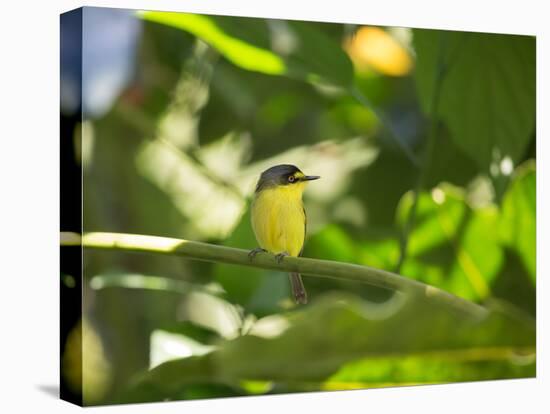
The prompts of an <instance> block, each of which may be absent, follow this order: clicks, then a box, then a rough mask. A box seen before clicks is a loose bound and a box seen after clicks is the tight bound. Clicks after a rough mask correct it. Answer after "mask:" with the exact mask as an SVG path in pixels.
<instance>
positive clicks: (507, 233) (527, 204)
mask: <svg viewBox="0 0 550 414" xmlns="http://www.w3.org/2000/svg"><path fill="white" fill-rule="evenodd" d="M499 224H500V227H499V228H500V230H501V237H502V240H503V241H504V243H505V244H506V245H507V246H509V247H512V248H513V249H515V250H516V251H517V252H518V254H519V256H520V257H521V260H522V262H523V265H524V266H525V268H526V269H527V271H528V272H529V276H531V280H532V281H533V283H535V281H536V242H537V240H536V174H535V163H534V162H531V161H530V162H528V163H526V164H524V165H522V166H520V167H519V168H518V169H517V172H516V174H515V177H514V178H513V180H512V183H511V184H510V187H509V189H508V191H507V192H506V193H505V195H504V199H503V201H502V216H501V220H500V223H499Z"/></svg>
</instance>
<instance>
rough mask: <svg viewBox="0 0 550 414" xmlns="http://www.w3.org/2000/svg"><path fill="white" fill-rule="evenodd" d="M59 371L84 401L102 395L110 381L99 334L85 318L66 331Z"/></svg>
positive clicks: (92, 400) (97, 400)
mask: <svg viewBox="0 0 550 414" xmlns="http://www.w3.org/2000/svg"><path fill="white" fill-rule="evenodd" d="M62 374H63V376H64V378H65V380H66V382H67V385H68V386H69V387H70V388H71V389H72V390H73V392H75V393H81V392H82V394H83V397H84V404H86V405H88V404H94V403H97V402H99V401H101V399H102V398H103V397H104V396H105V394H106V393H107V392H108V390H109V387H110V385H111V366H110V364H109V362H108V361H107V358H106V355H105V351H104V348H103V344H102V342H101V338H100V336H99V334H98V333H97V332H96V331H95V329H94V327H93V326H92V325H91V324H90V323H89V322H88V320H87V319H86V318H84V319H82V321H81V323H79V324H78V325H76V326H75V327H74V329H73V330H72V331H71V332H70V333H69V336H68V337H67V342H66V343H65V349H64V352H63V365H62Z"/></svg>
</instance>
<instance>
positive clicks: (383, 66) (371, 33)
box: [344, 26, 412, 76]
mask: <svg viewBox="0 0 550 414" xmlns="http://www.w3.org/2000/svg"><path fill="white" fill-rule="evenodd" d="M344 48H345V49H346V51H347V52H348V54H349V55H350V57H351V59H352V60H353V63H354V64H355V66H356V68H357V69H359V70H361V69H364V68H366V67H367V68H368V67H371V68H373V69H375V70H376V71H378V72H380V73H382V74H384V75H389V76H404V75H406V74H407V73H409V72H410V70H411V67H412V59H411V57H410V55H409V53H408V52H407V50H406V49H405V48H404V47H403V46H402V45H401V44H400V43H399V42H398V41H396V40H395V39H394V38H393V37H392V36H391V35H389V34H388V33H386V32H385V31H384V30H382V29H380V28H378V27H369V26H363V27H361V28H360V29H359V30H358V31H357V32H356V33H355V35H354V36H352V37H351V38H349V39H348V40H347V41H346V43H345V45H344Z"/></svg>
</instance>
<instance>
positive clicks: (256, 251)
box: [248, 247, 267, 260]
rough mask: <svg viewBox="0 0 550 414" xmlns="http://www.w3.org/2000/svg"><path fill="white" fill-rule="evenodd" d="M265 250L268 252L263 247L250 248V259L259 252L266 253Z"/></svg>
mask: <svg viewBox="0 0 550 414" xmlns="http://www.w3.org/2000/svg"><path fill="white" fill-rule="evenodd" d="M265 252H267V250H266V249H262V248H261V247H256V248H255V249H253V250H250V252H249V253H248V258H249V259H250V260H253V259H254V258H255V257H256V255H257V254H258V253H265Z"/></svg>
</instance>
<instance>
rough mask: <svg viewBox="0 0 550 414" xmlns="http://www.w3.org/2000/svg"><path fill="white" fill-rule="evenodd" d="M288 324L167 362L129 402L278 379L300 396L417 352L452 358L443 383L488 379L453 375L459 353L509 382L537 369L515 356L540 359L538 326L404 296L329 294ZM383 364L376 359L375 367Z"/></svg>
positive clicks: (479, 373) (139, 382) (478, 373)
mask: <svg viewBox="0 0 550 414" xmlns="http://www.w3.org/2000/svg"><path fill="white" fill-rule="evenodd" d="M288 321H289V324H290V325H289V327H288V328H287V329H286V330H284V331H282V333H280V334H278V335H275V336H272V337H267V338H266V337H258V336H254V335H245V336H241V337H239V338H236V339H235V340H232V341H225V342H223V343H220V344H219V345H218V348H217V350H215V351H212V352H211V353H209V354H206V355H203V356H200V357H190V358H183V359H179V360H173V361H169V362H166V363H164V364H162V365H160V366H158V367H156V368H155V369H153V370H151V371H149V372H146V373H144V374H143V375H142V376H141V377H139V378H138V379H136V381H135V383H134V386H133V388H132V389H131V390H130V392H129V394H128V396H127V397H126V401H128V402H129V401H136V399H137V400H138V401H142V400H143V398H144V395H147V398H151V399H161V398H173V397H174V395H176V396H177V395H180V394H181V393H182V392H183V391H184V390H185V389H186V388H187V387H189V386H192V385H193V384H196V383H213V384H225V385H226V386H231V385H232V384H240V383H241V382H242V381H243V380H247V381H248V380H252V381H275V382H277V383H279V384H282V386H283V389H284V387H285V384H286V387H288V388H290V389H293V390H313V389H322V388H323V382H324V381H325V380H326V379H327V378H330V377H331V376H332V375H335V374H336V373H337V372H338V370H339V369H340V367H341V366H342V365H343V364H347V363H351V362H353V361H357V360H358V359H362V358H367V357H368V358H373V359H379V358H380V359H385V358H395V359H396V360H397V361H398V363H399V364H407V363H409V362H408V360H409V358H410V357H411V355H410V354H411V353H414V354H419V353H421V354H426V353H429V354H432V353H433V354H436V355H439V356H442V355H443V356H445V357H446V360H445V359H443V360H442V361H441V364H442V365H443V366H444V367H447V370H446V371H445V369H440V371H439V373H438V375H437V377H434V378H435V381H436V382H447V381H450V380H453V381H455V380H456V381H458V380H466V379H468V380H476V379H485V378H486V377H487V374H486V373H484V372H483V370H482V369H476V370H470V371H468V372H466V373H464V375H461V374H460V371H459V372H452V373H451V370H452V368H453V366H456V364H458V363H460V362H461V361H462V359H461V357H460V355H463V354H466V355H469V354H475V353H476V352H478V353H479V352H481V353H483V355H484V356H485V359H488V360H490V361H492V362H493V363H494V368H495V369H496V370H498V372H499V374H501V375H503V376H532V375H533V374H534V370H532V369H531V370H521V369H517V367H516V366H515V365H514V364H516V365H517V364H520V363H521V361H518V360H519V359H521V358H517V359H518V360H516V361H514V358H513V357H511V356H513V355H514V352H515V351H516V350H518V351H521V352H524V353H525V352H528V353H529V358H530V359H529V361H532V360H533V358H534V344H535V331H534V327H533V326H530V325H526V324H524V323H520V322H519V321H517V320H515V319H510V318H509V317H506V316H505V315H503V314H500V313H497V312H492V313H490V314H489V316H487V317H486V318H485V319H484V320H482V321H474V320H471V319H468V318H464V317H462V316H460V315H458V314H455V313H449V312H448V311H447V310H446V309H444V308H442V307H440V306H437V305H433V304H428V303H427V302H425V301H413V300H412V299H407V298H406V297H405V296H404V295H396V296H394V297H393V298H392V299H391V300H389V301H387V302H385V303H382V304H373V303H370V302H366V301H363V300H361V299H359V298H357V297H356V296H352V295H345V296H341V295H328V296H325V297H324V298H321V299H320V300H318V301H317V302H315V303H313V304H312V305H311V306H308V307H306V308H305V309H304V308H303V310H300V311H298V312H295V313H293V314H291V315H289V317H288ZM482 360H483V358H482ZM376 363H377V362H376V361H375V360H373V365H372V366H373V369H376V367H377V365H376ZM432 365H433V364H432ZM379 368H380V365H378V369H379ZM340 373H341V371H340ZM417 374H418V372H417ZM336 375H338V374H336ZM411 375H412V374H411ZM381 378H382V375H380V374H379V376H378V380H381ZM392 378H394V379H397V380H399V377H398V376H396V377H394V376H393V373H392V372H391V371H390V372H387V373H386V374H385V375H384V380H385V381H390V380H391V379H392ZM408 379H411V378H408ZM417 379H419V380H423V379H422V378H417ZM346 381H347V380H346ZM350 381H351V380H350ZM413 382H414V378H413ZM419 382H421V381H419ZM345 388H347V387H346V386H342V387H341V388H340V389H345ZM145 392H146V393H145Z"/></svg>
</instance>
